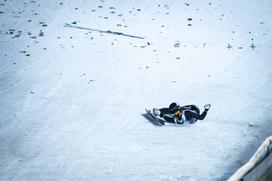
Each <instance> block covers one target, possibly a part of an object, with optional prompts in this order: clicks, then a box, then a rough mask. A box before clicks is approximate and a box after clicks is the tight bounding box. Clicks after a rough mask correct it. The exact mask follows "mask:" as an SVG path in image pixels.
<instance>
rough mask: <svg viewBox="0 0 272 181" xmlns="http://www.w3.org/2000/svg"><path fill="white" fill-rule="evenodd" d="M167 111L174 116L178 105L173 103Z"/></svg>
mask: <svg viewBox="0 0 272 181" xmlns="http://www.w3.org/2000/svg"><path fill="white" fill-rule="evenodd" d="M169 110H170V112H171V113H172V114H175V113H176V112H177V111H178V105H177V103H175V102H173V103H171V104H170V106H169Z"/></svg>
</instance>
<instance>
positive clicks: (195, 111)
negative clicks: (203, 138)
mask: <svg viewBox="0 0 272 181" xmlns="http://www.w3.org/2000/svg"><path fill="white" fill-rule="evenodd" d="M210 107H211V105H210V104H206V105H204V111H203V112H202V113H201V114H200V110H199V108H198V107H197V106H195V105H186V106H182V107H181V106H179V105H178V104H177V103H171V104H170V106H169V107H168V108H161V109H157V108H154V109H153V114H154V115H155V116H157V117H158V118H163V119H164V120H165V122H170V123H177V124H183V123H185V122H188V123H190V124H194V123H195V122H196V121H197V120H203V119H204V118H205V117H206V115H207V113H208V111H209V109H210Z"/></svg>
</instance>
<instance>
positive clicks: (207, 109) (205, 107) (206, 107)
mask: <svg viewBox="0 0 272 181" xmlns="http://www.w3.org/2000/svg"><path fill="white" fill-rule="evenodd" d="M210 108H211V104H205V105H204V109H205V111H206V112H207V111H209V109H210Z"/></svg>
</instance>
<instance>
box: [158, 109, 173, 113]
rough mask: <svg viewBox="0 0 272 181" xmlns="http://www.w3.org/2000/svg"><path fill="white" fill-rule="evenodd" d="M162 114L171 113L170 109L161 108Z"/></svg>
mask: <svg viewBox="0 0 272 181" xmlns="http://www.w3.org/2000/svg"><path fill="white" fill-rule="evenodd" d="M159 110H160V112H161V113H162V114H171V112H170V110H169V109H168V108H161V109H159Z"/></svg>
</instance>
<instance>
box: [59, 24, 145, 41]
mask: <svg viewBox="0 0 272 181" xmlns="http://www.w3.org/2000/svg"><path fill="white" fill-rule="evenodd" d="M63 26H64V27H67V28H76V29H81V30H89V31H96V32H99V33H108V34H113V35H120V36H127V37H131V38H138V39H144V37H141V36H134V35H130V34H125V33H122V32H116V31H111V30H107V31H105V30H99V29H93V28H86V27H82V26H76V25H71V24H69V23H65V24H64V25H63Z"/></svg>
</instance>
